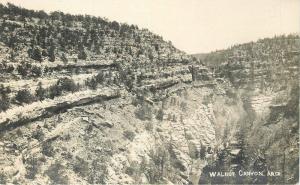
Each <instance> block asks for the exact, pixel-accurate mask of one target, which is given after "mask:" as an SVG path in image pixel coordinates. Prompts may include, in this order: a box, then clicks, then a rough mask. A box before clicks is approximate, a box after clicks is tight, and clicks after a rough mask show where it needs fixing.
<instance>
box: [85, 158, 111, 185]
mask: <svg viewBox="0 0 300 185" xmlns="http://www.w3.org/2000/svg"><path fill="white" fill-rule="evenodd" d="M105 163H106V158H101V159H96V160H93V162H92V165H91V169H90V171H89V175H88V183H90V184H105V179H106V176H107V175H108V171H107V166H106V164H105Z"/></svg>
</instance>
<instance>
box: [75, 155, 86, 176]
mask: <svg viewBox="0 0 300 185" xmlns="http://www.w3.org/2000/svg"><path fill="white" fill-rule="evenodd" d="M73 171H74V172H75V173H77V174H78V175H80V176H81V177H86V176H88V172H89V165H88V162H86V161H85V160H83V159H82V158H80V157H77V156H76V160H75V162H74V165H73Z"/></svg>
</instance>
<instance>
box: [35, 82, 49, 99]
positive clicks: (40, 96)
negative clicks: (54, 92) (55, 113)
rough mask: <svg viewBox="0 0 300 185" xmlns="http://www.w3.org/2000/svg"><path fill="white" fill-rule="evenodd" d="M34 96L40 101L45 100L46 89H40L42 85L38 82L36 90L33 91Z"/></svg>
mask: <svg viewBox="0 0 300 185" xmlns="http://www.w3.org/2000/svg"><path fill="white" fill-rule="evenodd" d="M35 96H36V97H37V98H38V99H39V100H40V101H42V100H44V99H45V98H46V89H44V88H43V87H42V83H41V82H39V84H38V87H37V89H36V90H35Z"/></svg>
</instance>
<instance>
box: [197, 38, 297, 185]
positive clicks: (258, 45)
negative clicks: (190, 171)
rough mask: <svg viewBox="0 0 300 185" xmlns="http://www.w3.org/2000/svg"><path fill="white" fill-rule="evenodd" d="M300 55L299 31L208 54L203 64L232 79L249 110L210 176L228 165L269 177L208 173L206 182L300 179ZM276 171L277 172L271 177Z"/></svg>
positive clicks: (287, 181)
mask: <svg viewBox="0 0 300 185" xmlns="http://www.w3.org/2000/svg"><path fill="white" fill-rule="evenodd" d="M299 53H300V39H299V35H289V36H280V37H274V38H271V39H262V40H259V41H258V42H255V43H247V44H241V45H237V46H234V47H232V48H230V49H228V50H224V51H217V52H215V53H210V54H207V55H206V57H204V59H203V61H202V62H203V63H206V64H207V65H208V66H210V68H211V69H212V70H213V71H214V76H215V77H216V78H226V79H228V80H229V81H230V82H231V84H232V85H233V86H234V87H235V92H236V93H237V95H238V96H240V97H241V98H242V100H243V102H244V109H245V111H246V112H247V115H246V117H244V118H243V120H241V122H240V123H239V132H238V133H237V134H236V136H235V138H234V140H233V143H232V144H229V146H228V147H227V149H225V150H223V151H222V153H220V155H219V159H218V160H217V161H215V163H213V164H211V165H209V166H207V168H206V171H207V172H206V175H207V174H208V172H209V171H213V170H216V169H223V171H235V172H236V173H239V170H243V171H262V172H264V174H265V176H262V177H257V176H250V177H249V176H245V175H244V176H243V175H242V176H239V178H236V177H235V178H232V177H229V178H225V179H224V178H223V179H222V178H221V179H220V178H219V179H218V178H217V179H210V178H208V177H207V176H205V175H204V174H203V177H202V181H201V179H200V182H201V183H208V182H210V181H211V182H212V183H296V182H298V181H299V176H298V172H299V153H298V152H299V146H298V144H299V136H298V134H297V130H299V76H298V75H299V71H298V70H299V57H300V55H299ZM236 142H237V143H236ZM232 151H236V152H237V153H235V152H232ZM271 171H272V172H277V173H276V175H274V176H266V174H268V172H271ZM274 174H275V173H274Z"/></svg>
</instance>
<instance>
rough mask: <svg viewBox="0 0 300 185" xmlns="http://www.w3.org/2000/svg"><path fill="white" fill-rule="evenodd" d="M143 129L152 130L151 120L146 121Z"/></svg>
mask: <svg viewBox="0 0 300 185" xmlns="http://www.w3.org/2000/svg"><path fill="white" fill-rule="evenodd" d="M145 129H146V130H147V131H152V130H153V123H152V122H150V121H149V122H147V123H146V125H145Z"/></svg>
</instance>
